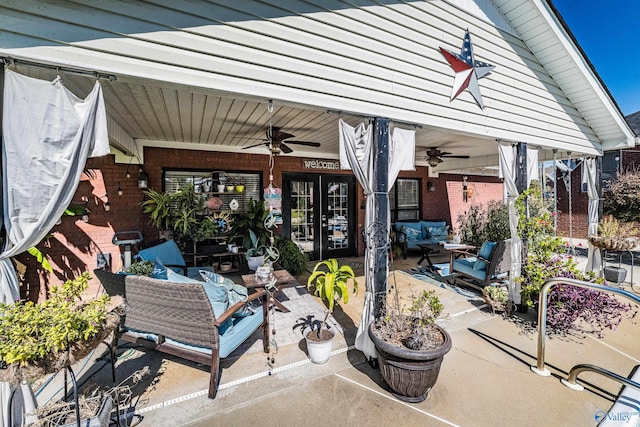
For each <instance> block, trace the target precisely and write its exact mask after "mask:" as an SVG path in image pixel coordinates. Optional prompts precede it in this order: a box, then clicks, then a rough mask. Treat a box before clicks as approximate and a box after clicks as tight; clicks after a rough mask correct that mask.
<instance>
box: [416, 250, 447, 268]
mask: <svg viewBox="0 0 640 427" xmlns="http://www.w3.org/2000/svg"><path fill="white" fill-rule="evenodd" d="M418 247H419V248H420V250H421V251H422V256H421V257H420V260H419V261H418V264H422V261H424V260H425V259H426V260H427V264H429V268H430V269H431V271H432V272H434V273H435V271H436V268H435V267H434V266H433V261H431V258H430V257H429V256H430V255H431V253H432V252H440V250H441V249H442V245H441V244H440V243H419V244H418Z"/></svg>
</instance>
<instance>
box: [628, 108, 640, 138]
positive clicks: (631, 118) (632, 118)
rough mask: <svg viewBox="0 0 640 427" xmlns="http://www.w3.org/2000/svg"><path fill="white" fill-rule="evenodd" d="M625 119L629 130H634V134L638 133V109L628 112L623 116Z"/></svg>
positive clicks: (639, 116) (639, 123) (639, 130)
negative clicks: (631, 112)
mask: <svg viewBox="0 0 640 427" xmlns="http://www.w3.org/2000/svg"><path fill="white" fill-rule="evenodd" d="M625 120H626V121H627V123H629V126H630V127H631V130H632V131H633V132H635V134H636V135H640V111H638V112H635V113H633V114H629V115H628V116H626V117H625Z"/></svg>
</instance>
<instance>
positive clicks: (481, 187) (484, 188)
mask: <svg viewBox="0 0 640 427" xmlns="http://www.w3.org/2000/svg"><path fill="white" fill-rule="evenodd" d="M479 180H480V177H469V179H468V180H467V191H468V196H467V200H466V201H465V199H464V197H463V193H464V192H463V186H464V184H463V182H462V180H460V181H452V180H450V181H447V182H446V186H447V193H446V196H447V200H448V203H449V211H450V213H451V220H450V221H449V222H448V223H449V224H451V226H452V228H453V229H454V230H457V228H458V227H459V224H458V217H460V216H464V215H465V214H466V212H467V211H468V210H469V208H470V207H471V206H472V205H483V206H487V204H488V203H489V202H490V201H502V200H503V192H504V190H503V184H502V183H501V182H500V183H497V182H486V181H479Z"/></svg>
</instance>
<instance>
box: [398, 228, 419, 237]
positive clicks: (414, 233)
mask: <svg viewBox="0 0 640 427" xmlns="http://www.w3.org/2000/svg"><path fill="white" fill-rule="evenodd" d="M402 232H403V233H404V234H405V235H406V236H407V240H418V239H419V238H420V233H421V231H420V230H417V229H415V228H411V227H407V226H404V227H402Z"/></svg>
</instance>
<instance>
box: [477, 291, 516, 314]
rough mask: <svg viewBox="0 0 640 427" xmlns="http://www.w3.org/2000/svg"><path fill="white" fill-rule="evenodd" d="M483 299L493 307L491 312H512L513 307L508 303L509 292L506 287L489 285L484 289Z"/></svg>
mask: <svg viewBox="0 0 640 427" xmlns="http://www.w3.org/2000/svg"><path fill="white" fill-rule="evenodd" d="M482 299H484V301H485V302H486V303H487V304H488V305H489V307H491V311H492V312H494V313H498V312H505V311H506V312H507V313H508V312H510V311H511V310H510V309H511V305H510V304H509V303H508V301H507V300H508V299H509V292H508V290H507V288H506V287H505V286H500V285H489V286H485V287H484V288H483V289H482Z"/></svg>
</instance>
